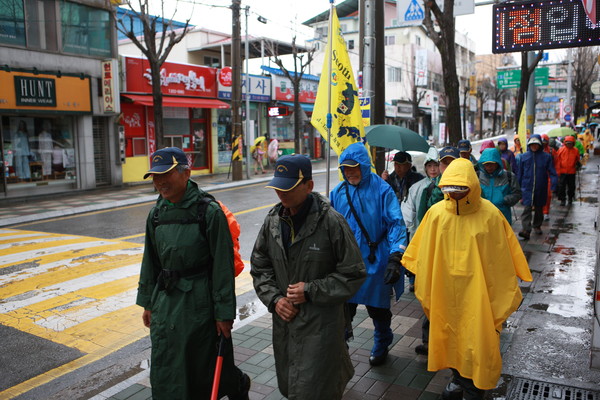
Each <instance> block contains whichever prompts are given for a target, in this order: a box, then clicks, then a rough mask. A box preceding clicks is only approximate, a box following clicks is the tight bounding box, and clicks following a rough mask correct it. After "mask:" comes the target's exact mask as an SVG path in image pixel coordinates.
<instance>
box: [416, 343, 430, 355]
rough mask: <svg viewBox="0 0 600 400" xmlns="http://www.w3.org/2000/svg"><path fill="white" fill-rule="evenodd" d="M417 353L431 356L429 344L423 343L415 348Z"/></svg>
mask: <svg viewBox="0 0 600 400" xmlns="http://www.w3.org/2000/svg"><path fill="white" fill-rule="evenodd" d="M415 353H417V354H420V355H422V356H426V355H429V345H428V344H427V343H423V344H420V345H418V346H417V347H415Z"/></svg>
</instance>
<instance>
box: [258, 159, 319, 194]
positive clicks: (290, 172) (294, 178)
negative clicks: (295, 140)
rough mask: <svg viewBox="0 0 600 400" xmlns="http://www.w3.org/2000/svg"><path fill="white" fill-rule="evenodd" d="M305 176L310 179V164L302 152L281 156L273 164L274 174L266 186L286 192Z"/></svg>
mask: <svg viewBox="0 0 600 400" xmlns="http://www.w3.org/2000/svg"><path fill="white" fill-rule="evenodd" d="M305 178H307V179H312V164H311V163H310V160H309V159H308V157H306V156H304V155H302V154H293V155H287V156H281V157H279V158H278V159H277V164H275V175H274V176H273V179H271V182H269V184H268V185H267V186H266V187H267V188H270V189H277V190H281V191H283V192H287V191H290V190H292V189H293V188H295V187H296V186H298V184H299V183H300V182H302V180H303V179H305Z"/></svg>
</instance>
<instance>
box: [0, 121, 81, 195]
mask: <svg viewBox="0 0 600 400" xmlns="http://www.w3.org/2000/svg"><path fill="white" fill-rule="evenodd" d="M2 142H3V150H4V154H3V157H4V166H5V168H4V173H5V176H6V179H7V181H8V183H9V184H15V185H19V184H27V183H29V182H36V181H42V180H44V181H50V182H53V181H56V180H65V179H66V180H74V179H76V177H77V169H76V162H75V148H74V143H75V140H74V137H73V119H72V118H71V117H60V118H50V117H49V118H35V117H27V116H19V117H2Z"/></svg>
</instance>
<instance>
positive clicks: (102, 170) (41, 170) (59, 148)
mask: <svg viewBox="0 0 600 400" xmlns="http://www.w3.org/2000/svg"><path fill="white" fill-rule="evenodd" d="M0 32H2V34H0V60H1V61H0V63H1V65H0V143H1V152H0V153H1V154H0V157H1V162H2V165H3V170H2V172H3V173H2V176H1V178H0V199H3V198H4V199H6V198H17V197H29V196H37V195H44V194H50V193H58V192H67V191H72V190H83V189H91V188H96V187H100V186H104V185H113V184H118V183H120V182H121V176H120V168H118V166H119V165H120V163H121V159H122V158H121V150H122V149H121V147H120V144H121V143H122V142H121V141H120V140H119V139H120V138H119V137H118V133H117V129H116V124H115V123H116V119H117V116H118V115H119V113H120V104H119V96H118V92H119V89H118V79H117V70H118V69H117V60H116V35H115V29H114V24H113V17H112V10H111V7H110V4H107V3H106V2H105V1H102V0H88V1H78V2H71V1H58V0H45V1H43V2H40V1H33V0H7V1H4V2H3V5H2V7H0ZM115 167H116V168H115Z"/></svg>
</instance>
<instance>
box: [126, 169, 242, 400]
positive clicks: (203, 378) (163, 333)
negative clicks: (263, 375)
mask: <svg viewBox="0 0 600 400" xmlns="http://www.w3.org/2000/svg"><path fill="white" fill-rule="evenodd" d="M204 196H207V193H205V192H203V191H202V190H201V189H199V188H198V185H196V184H195V183H194V182H192V181H188V187H187V189H186V192H185V195H184V197H183V199H182V200H181V201H180V202H179V203H177V204H173V203H171V202H169V201H168V200H165V199H163V198H162V197H159V198H158V201H157V202H156V206H155V208H153V209H152V211H151V212H150V214H149V216H148V219H147V221H146V242H145V248H144V256H143V259H142V267H141V273H140V281H139V287H138V295H137V301H136V303H137V304H138V305H140V306H142V307H144V309H148V310H151V311H152V318H151V326H150V339H151V341H152V356H151V369H150V382H151V384H152V398H153V399H154V400H158V399H169V400H173V399H178V400H182V399H208V398H209V397H210V390H211V387H212V378H213V374H214V368H215V361H216V357H217V352H216V349H217V341H218V337H217V333H216V321H225V320H233V319H235V313H236V308H235V306H236V304H235V286H234V273H233V246H232V242H231V235H230V233H229V228H228V225H227V220H226V218H225V215H224V214H223V211H222V210H221V208H220V207H219V206H218V205H217V204H215V203H214V202H211V203H210V204H209V205H208V207H207V209H206V218H205V219H206V236H208V239H207V238H206V237H205V234H204V233H201V232H200V230H201V228H200V225H199V224H198V223H188V224H178V223H171V224H164V225H163V224H159V225H157V226H156V228H155V227H154V225H155V224H154V223H153V217H154V212H155V210H156V209H158V220H159V221H169V220H171V221H181V220H184V219H193V220H196V218H197V215H198V213H197V208H198V200H199V199H200V198H202V197H204ZM211 259H212V260H213V262H212V267H211V262H210V260H211ZM161 268H162V269H166V270H178V271H181V270H186V269H188V270H189V269H193V268H201V269H202V272H200V273H198V274H196V275H192V276H189V277H186V278H181V279H179V280H178V281H177V282H176V284H175V287H173V288H172V289H170V290H168V291H166V290H159V287H158V285H157V279H158V275H159V273H160V271H161ZM227 343H228V345H227V346H226V355H225V358H224V362H223V372H222V375H221V384H220V388H221V389H222V391H223V394H228V393H227V391H228V390H229V391H232V392H233V394H238V392H239V386H240V379H241V372H240V371H239V369H237V368H236V367H235V366H234V364H233V348H232V344H231V341H228V342H227ZM228 388H229V389H228Z"/></svg>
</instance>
